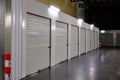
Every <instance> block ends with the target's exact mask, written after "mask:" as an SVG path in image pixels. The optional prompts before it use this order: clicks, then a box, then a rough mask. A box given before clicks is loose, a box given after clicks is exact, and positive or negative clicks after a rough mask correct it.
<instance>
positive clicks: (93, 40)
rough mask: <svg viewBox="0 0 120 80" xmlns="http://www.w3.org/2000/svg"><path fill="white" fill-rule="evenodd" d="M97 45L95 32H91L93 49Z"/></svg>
mask: <svg viewBox="0 0 120 80" xmlns="http://www.w3.org/2000/svg"><path fill="white" fill-rule="evenodd" d="M94 46H95V32H94V31H92V32H91V49H92V50H93V49H94Z"/></svg>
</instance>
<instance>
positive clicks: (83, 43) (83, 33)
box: [80, 28, 86, 54]
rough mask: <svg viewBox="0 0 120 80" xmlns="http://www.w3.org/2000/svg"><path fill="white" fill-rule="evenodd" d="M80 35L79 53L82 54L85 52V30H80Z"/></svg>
mask: <svg viewBox="0 0 120 80" xmlns="http://www.w3.org/2000/svg"><path fill="white" fill-rule="evenodd" d="M80 34H81V35H80V36H81V37H80V48H81V49H80V53H81V54H83V53H85V50H86V29H83V28H81V32H80Z"/></svg>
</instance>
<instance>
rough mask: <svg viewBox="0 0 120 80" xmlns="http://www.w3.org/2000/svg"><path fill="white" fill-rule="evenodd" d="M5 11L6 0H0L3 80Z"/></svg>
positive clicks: (1, 71)
mask: <svg viewBox="0 0 120 80" xmlns="http://www.w3.org/2000/svg"><path fill="white" fill-rule="evenodd" d="M5 11H6V0H0V80H4V78H3V77H4V76H3V75H4V73H3V71H4V65H3V64H4V61H3V57H4V53H5V39H4V38H5V14H6V13H5Z"/></svg>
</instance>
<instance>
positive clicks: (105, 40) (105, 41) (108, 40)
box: [101, 33, 113, 46]
mask: <svg viewBox="0 0 120 80" xmlns="http://www.w3.org/2000/svg"><path fill="white" fill-rule="evenodd" d="M101 43H102V45H105V46H113V34H112V33H106V34H101Z"/></svg>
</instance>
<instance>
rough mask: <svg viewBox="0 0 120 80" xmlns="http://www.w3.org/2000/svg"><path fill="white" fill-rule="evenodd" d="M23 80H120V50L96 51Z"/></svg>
mask: <svg viewBox="0 0 120 80" xmlns="http://www.w3.org/2000/svg"><path fill="white" fill-rule="evenodd" d="M23 80H120V49H119V48H103V49H100V50H95V51H93V52H91V53H88V54H87V55H82V56H80V58H79V57H77V58H74V59H72V60H70V61H68V62H63V63H61V64H59V65H56V66H55V67H53V68H52V69H46V70H43V71H41V72H40V73H37V74H34V75H32V76H29V77H27V78H25V79H23Z"/></svg>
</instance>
